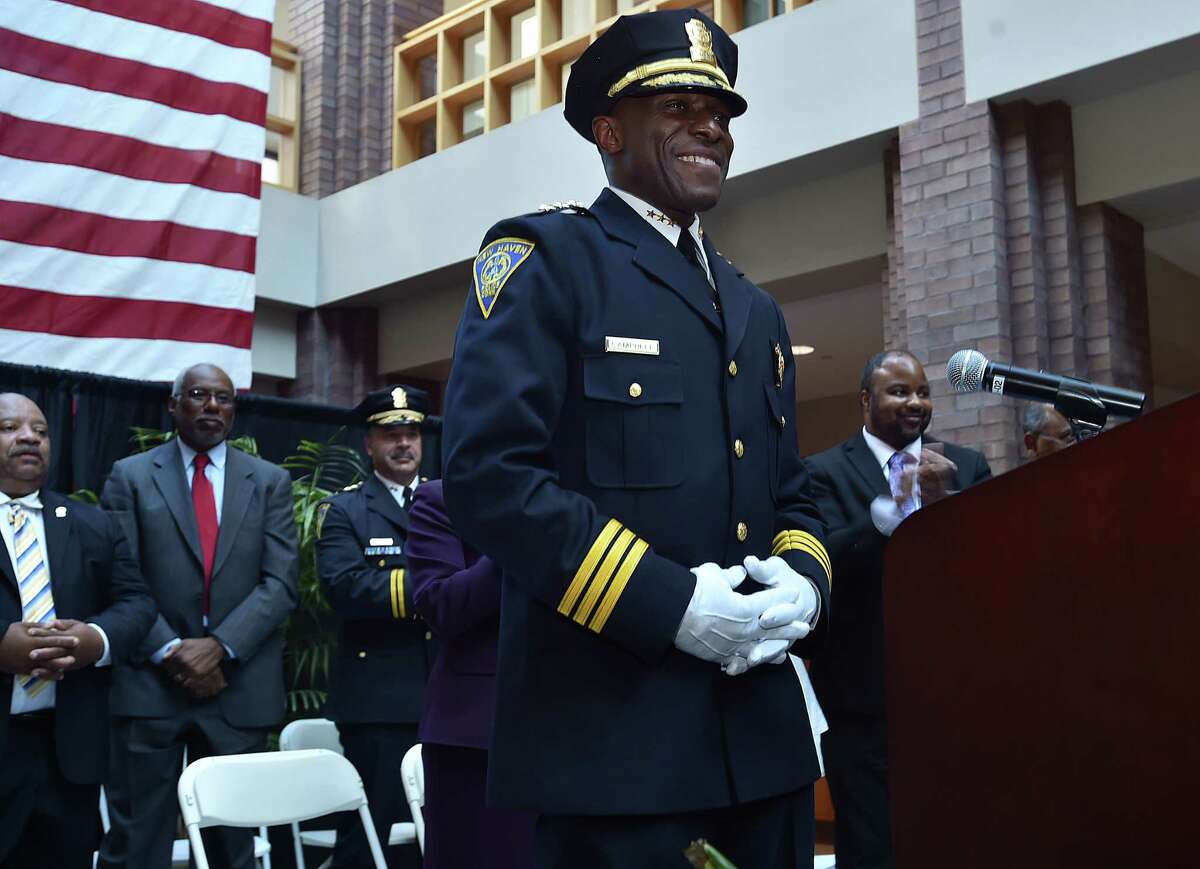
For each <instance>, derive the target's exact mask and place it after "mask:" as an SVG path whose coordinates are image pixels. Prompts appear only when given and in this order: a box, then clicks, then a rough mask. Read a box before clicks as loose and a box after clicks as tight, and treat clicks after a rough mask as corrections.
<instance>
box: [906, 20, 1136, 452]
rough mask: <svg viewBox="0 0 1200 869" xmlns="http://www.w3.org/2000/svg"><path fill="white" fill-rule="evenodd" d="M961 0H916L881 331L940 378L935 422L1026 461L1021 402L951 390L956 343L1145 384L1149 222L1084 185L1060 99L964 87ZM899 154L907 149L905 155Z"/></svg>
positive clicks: (946, 431)
mask: <svg viewBox="0 0 1200 869" xmlns="http://www.w3.org/2000/svg"><path fill="white" fill-rule="evenodd" d="M959 9H960V0H918V2H917V4H916V14H917V34H918V44H917V52H918V53H917V61H918V66H917V68H918V82H919V88H920V94H919V95H920V116H919V118H918V119H917V120H916V121H915V122H913V123H910V124H906V125H905V126H903V127H901V128H900V130H899V138H898V140H897V147H896V149H895V150H893V151H889V152H887V153H886V154H885V155H884V165H885V169H886V172H887V185H886V187H885V193H886V195H887V204H888V205H887V207H888V227H889V230H890V240H889V245H888V273H887V275H886V282H887V292H886V293H885V297H884V338H885V342H886V344H887V346H888V347H905V346H907V347H908V349H910V350H912V351H913V352H914V353H915V354H916V355H917V356H918V357H919V358H920V359H921V360H922V361H923V362H924V363H925V365H926V366H927V368H928V372H927V373H928V374H929V376H930V381H931V385H932V387H933V394H934V401H935V413H934V421H933V429H934V431H936V432H937V433H940V434H942V435H944V436H946V437H947V438H948V439H950V440H952V441H955V442H957V443H961V444H965V445H968V446H973V447H976V448H978V449H981V450H983V452H984V454H985V455H986V456H987V458H988V461H989V462H990V463H991V465H992V468H993V470H996V471H1005V470H1008V469H1010V468H1012V467H1015V466H1016V464H1017V457H1018V454H1019V443H1020V427H1019V414H1020V412H1021V410H1022V408H1023V404H1022V403H1021V402H1017V401H1012V400H1005V399H997V398H993V397H991V396H989V395H984V394H982V393H975V394H972V395H955V394H953V393H952V392H951V391H950V387H949V385H948V384H947V383H946V381H945V378H944V365H945V363H946V361H947V359H949V357H950V355H951V354H952V353H953V352H954V351H955V350H959V349H962V348H969V347H973V348H975V349H977V350H980V351H981V352H982V353H984V354H985V355H986V356H988V357H990V358H994V359H996V360H998V361H1003V362H1012V363H1013V364H1016V365H1019V366H1021V367H1025V368H1033V369H1047V370H1050V371H1054V372H1055V373H1058V374H1066V375H1072V376H1076V377H1082V378H1085V379H1089V380H1095V381H1098V382H1101V383H1112V384H1116V385H1119V386H1126V387H1130V388H1134V389H1142V390H1147V389H1149V388H1150V383H1151V378H1150V362H1149V350H1148V347H1149V327H1148V317H1147V306H1146V275H1145V250H1144V247H1143V241H1142V228H1141V226H1140V225H1139V224H1138V223H1137V222H1136V221H1134V220H1132V219H1130V218H1129V217H1127V216H1125V215H1123V214H1121V213H1120V212H1118V211H1116V210H1115V209H1113V208H1111V207H1110V206H1108V205H1105V204H1095V205H1089V206H1085V207H1083V208H1079V207H1078V205H1077V203H1076V198H1075V166H1074V141H1073V138H1072V129H1071V109H1070V107H1069V106H1067V105H1066V104H1065V103H1060V102H1055V103H1048V104H1046V105H1040V106H1038V105H1033V104H1031V103H1028V102H1015V103H1011V104H1008V105H1004V106H992V105H989V104H988V103H986V102H978V103H971V104H969V105H968V104H966V103H965V90H964V86H963V47H962V32H961V27H960V23H959V22H960V15H959ZM897 157H898V159H897Z"/></svg>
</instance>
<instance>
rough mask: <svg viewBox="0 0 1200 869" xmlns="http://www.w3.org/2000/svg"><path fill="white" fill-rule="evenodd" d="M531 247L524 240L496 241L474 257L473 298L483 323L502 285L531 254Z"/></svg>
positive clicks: (527, 241)
mask: <svg viewBox="0 0 1200 869" xmlns="http://www.w3.org/2000/svg"><path fill="white" fill-rule="evenodd" d="M533 248H534V244H533V242H532V241H529V240H528V239H525V238H498V239H496V240H495V241H493V242H492V243H491V244H489V245H488V246H487V247H485V248H484V249H483V250H481V251H480V252H479V256H477V257H475V270H474V272H475V298H476V299H478V300H479V310H480V311H482V312H483V319H485V320H486V319H487V318H488V317H489V316H490V315H491V313H492V308H493V307H494V306H495V304H496V299H498V298H499V297H500V291H501V290H503V289H504V285H505V283H507V282H508V279H509V278H510V277H512V273H513V272H515V271H516V270H517V269H518V268H519V267H520V266H521V265H522V264H523V263H524V262H525V261H526V260H527V259H529V256H530V254H532V253H533Z"/></svg>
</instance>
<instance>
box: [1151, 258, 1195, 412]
mask: <svg viewBox="0 0 1200 869" xmlns="http://www.w3.org/2000/svg"><path fill="white" fill-rule="evenodd" d="M1146 290H1147V296H1148V303H1149V308H1150V354H1151V363H1150V364H1151V370H1152V372H1153V374H1154V396H1153V397H1154V404H1155V406H1157V407H1161V406H1162V405H1164V404H1169V403H1170V402H1171V401H1175V400H1178V399H1180V398H1183V397H1184V396H1186V395H1191V394H1192V393H1195V392H1200V365H1198V364H1197V351H1196V324H1197V323H1200V275H1194V274H1192V273H1191V272H1188V271H1184V270H1183V269H1181V268H1179V267H1178V266H1176V265H1174V264H1173V263H1170V262H1168V261H1167V260H1165V259H1163V258H1162V257H1160V256H1156V255H1155V254H1152V253H1147V254H1146Z"/></svg>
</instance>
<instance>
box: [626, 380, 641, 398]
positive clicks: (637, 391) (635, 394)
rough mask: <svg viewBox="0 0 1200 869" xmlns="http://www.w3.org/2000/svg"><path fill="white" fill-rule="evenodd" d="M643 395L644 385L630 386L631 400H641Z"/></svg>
mask: <svg viewBox="0 0 1200 869" xmlns="http://www.w3.org/2000/svg"><path fill="white" fill-rule="evenodd" d="M641 395H642V384H640V383H631V384H629V397H630V398H640V397H641Z"/></svg>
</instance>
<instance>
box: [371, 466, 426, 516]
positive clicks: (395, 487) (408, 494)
mask: <svg viewBox="0 0 1200 869" xmlns="http://www.w3.org/2000/svg"><path fill="white" fill-rule="evenodd" d="M375 478H376V479H377V480H379V482H381V483H383V486H384V488H385V489H387V490H388V492H389V494H391V496H392V497H393V498H394V499H395V500H396V503H397V504H399V505H400V509H401V510H405V509H407V504H405V503H404V502H405V501H407V502H408V503H409V504H411V503H412V493H413V491H414V490H415V489H416V488H417V477H416V476H415V475H414V476H413V478H412V479H411V480H409V481H408V485H407V486H405V485H404V484H403V483H397V482H396V481H395V480H389V479H388V478H387V477H385V476H384V475H383V474H381V473H379V471H376V472H375Z"/></svg>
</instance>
